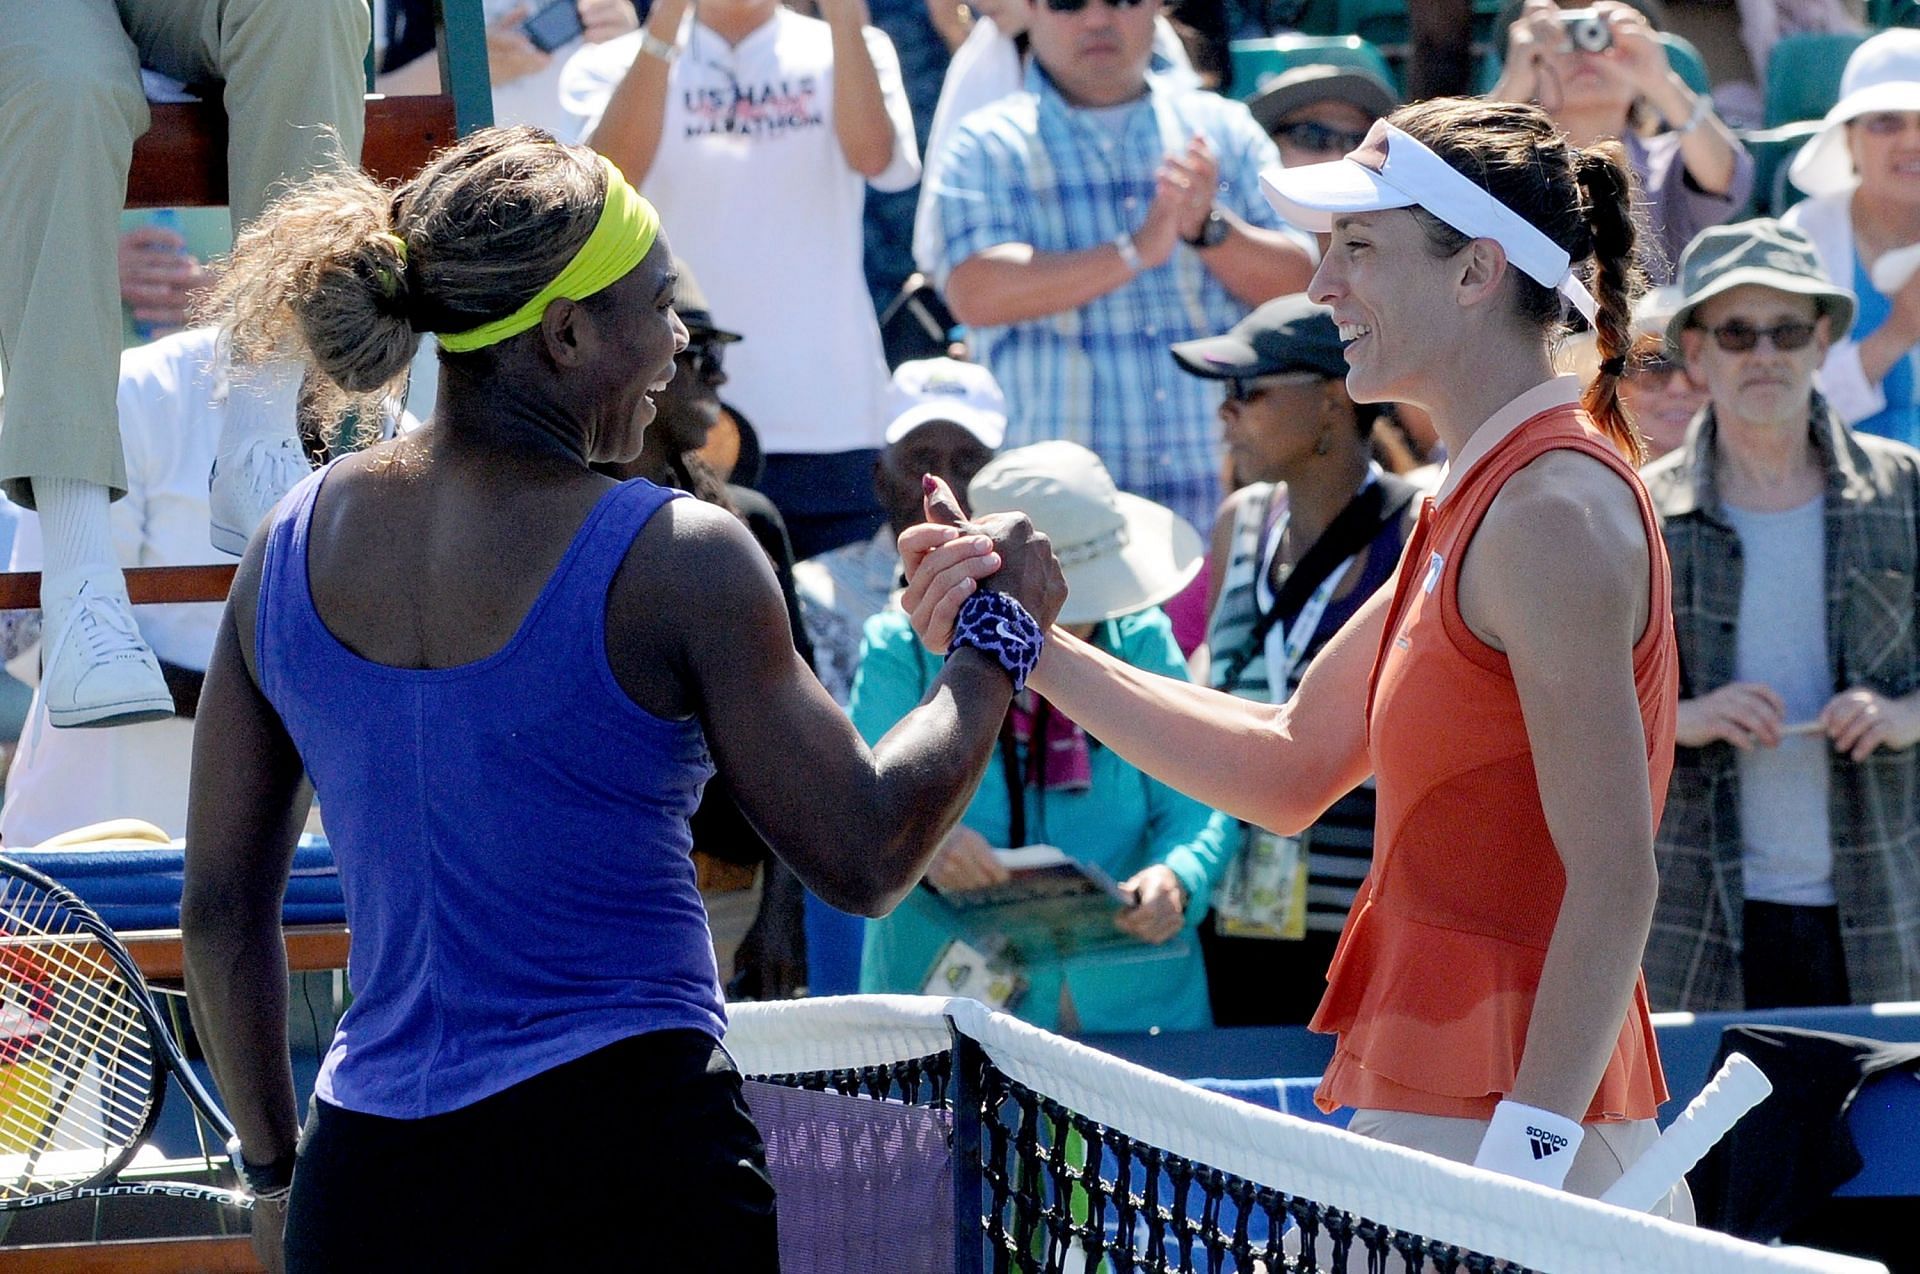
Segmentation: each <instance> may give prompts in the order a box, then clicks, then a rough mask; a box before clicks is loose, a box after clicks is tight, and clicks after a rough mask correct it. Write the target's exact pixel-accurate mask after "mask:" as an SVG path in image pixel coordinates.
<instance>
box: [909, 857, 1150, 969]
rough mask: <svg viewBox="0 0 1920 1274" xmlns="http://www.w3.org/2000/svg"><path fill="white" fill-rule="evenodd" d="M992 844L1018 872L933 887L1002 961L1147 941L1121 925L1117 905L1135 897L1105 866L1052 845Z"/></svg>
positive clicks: (963, 927) (977, 942)
mask: <svg viewBox="0 0 1920 1274" xmlns="http://www.w3.org/2000/svg"><path fill="white" fill-rule="evenodd" d="M993 852H994V857H996V858H998V859H999V860H1000V864H1001V866H1003V867H1005V868H1006V869H1007V871H1008V873H1009V874H1010V875H1011V877H1012V879H1010V880H1008V881H1007V882H1006V883H1004V884H999V885H992V886H989V887H988V888H986V889H968V890H962V891H958V892H954V893H941V892H940V891H939V890H937V889H935V890H933V894H934V897H935V898H937V899H938V900H939V902H940V904H941V906H943V907H944V908H945V909H946V910H947V911H948V912H949V914H950V915H951V917H952V920H953V924H954V927H955V928H957V929H959V930H960V931H961V932H962V933H963V934H965V935H966V936H967V938H968V940H969V941H970V942H971V943H972V945H973V946H975V947H977V948H978V949H979V950H981V951H984V952H988V953H989V954H991V955H992V957H993V958H994V959H995V960H996V961H998V962H1003V963H1011V964H1015V965H1018V964H1022V963H1034V962H1039V961H1047V960H1058V959H1063V958H1065V957H1067V956H1074V955H1084V954H1086V953H1088V952H1090V951H1105V950H1110V949H1112V948H1115V947H1143V946H1146V945H1147V944H1146V943H1144V942H1142V941H1141V940H1140V939H1138V938H1136V937H1134V936H1133V935H1132V934H1130V933H1126V932H1124V931H1123V930H1121V929H1119V928H1117V927H1115V925H1114V923H1113V917H1114V915H1115V913H1117V912H1119V911H1120V910H1121V909H1122V908H1125V907H1129V906H1132V905H1133V898H1132V897H1131V896H1130V895H1129V894H1128V893H1127V891H1125V890H1123V889H1122V888H1121V887H1120V886H1119V885H1118V884H1117V883H1115V881H1114V879H1113V877H1111V876H1109V875H1107V873H1106V872H1104V871H1102V870H1100V868H1098V867H1095V866H1093V865H1092V864H1091V863H1083V862H1080V861H1079V860H1078V859H1074V858H1070V857H1068V856H1067V855H1066V854H1065V853H1064V852H1063V851H1061V850H1060V849H1058V848H1057V847H1055V846H1053V845H1027V846H1023V847H1022V848H1020V849H996V850H994V851H993ZM929 888H930V889H931V888H932V886H931V885H929Z"/></svg>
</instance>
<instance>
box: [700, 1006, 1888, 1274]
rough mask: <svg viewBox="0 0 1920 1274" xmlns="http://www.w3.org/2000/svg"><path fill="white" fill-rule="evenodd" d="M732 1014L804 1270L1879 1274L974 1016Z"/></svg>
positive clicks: (905, 1009) (933, 1273) (863, 1010)
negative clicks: (1422, 1149)
mask: <svg viewBox="0 0 1920 1274" xmlns="http://www.w3.org/2000/svg"><path fill="white" fill-rule="evenodd" d="M730 1012H731V1015H732V1019H733V1024H732V1028H731V1030H730V1031H729V1033H728V1037H727V1043H728V1047H729V1048H730V1049H731V1051H732V1052H733V1054H734V1057H735V1059H736V1061H737V1062H738V1064H739V1066H740V1069H741V1071H742V1072H743V1073H745V1074H746V1075H748V1076H750V1077H751V1080H750V1083H749V1089H748V1100H749V1102H750V1103H751V1104H752V1105H753V1108H754V1112H755V1117H756V1119H758V1120H759V1121H760V1123H761V1127H762V1131H763V1133H764V1134H765V1135H766V1138H767V1143H768V1157H769V1162H770V1165H771V1166H772V1168H773V1171H774V1179H775V1182H776V1184H777V1186H778V1187H779V1189H780V1193H781V1202H780V1209H781V1243H782V1255H783V1267H784V1268H788V1269H792V1270H808V1269H822V1270H825V1269H832V1270H836V1271H841V1272H843V1274H865V1272H866V1271H868V1270H872V1271H881V1270H885V1271H889V1272H890V1274H893V1272H912V1271H927V1272H929V1274H946V1272H947V1271H953V1272H954V1274H976V1272H980V1274H984V1272H985V1271H992V1272H994V1274H1002V1272H1007V1271H1020V1272H1022V1274H1025V1272H1027V1271H1046V1272H1048V1274H1095V1272H1096V1271H1113V1272H1114V1274H1135V1272H1141V1274H1145V1272H1153V1274H1159V1272H1160V1271H1176V1270H1177V1271H1187V1270H1192V1271H1207V1272H1208V1274H1251V1272H1252V1271H1262V1272H1263V1274H1295V1272H1300V1271H1309V1270H1318V1271H1348V1270H1351V1271H1354V1272H1355V1274H1360V1272H1361V1271H1365V1274H1390V1272H1398V1271H1407V1272H1409V1274H1412V1272H1414V1271H1421V1270H1439V1271H1472V1272H1475V1274H1480V1272H1486V1274H1492V1272H1494V1271H1506V1272H1516V1274H1517V1272H1519V1271H1542V1272H1554V1271H1577V1272H1579V1274H1609V1272H1612V1271H1619V1272H1620V1274H1627V1272H1629V1271H1631V1272H1632V1274H1644V1272H1645V1271H1650V1270H1663V1271H1664V1270H1674V1271H1680V1270H1684V1271H1688V1272H1689V1274H1722V1272H1725V1274H1733V1272H1734V1271H1739V1272H1740V1274H1750V1272H1762V1274H1772V1272H1774V1271H1781V1272H1785V1271H1825V1272H1827V1274H1866V1272H1867V1271H1882V1274H1884V1267H1882V1266H1880V1265H1877V1264H1874V1263H1871V1262H1865V1261H1859V1260H1855V1259H1852V1258H1848V1257H1841V1256H1835V1255H1831V1254H1828V1253H1823V1252H1815V1251H1811V1250H1807V1249H1797V1248H1768V1247H1761V1246H1758V1245H1755V1244H1751V1243H1746V1242H1743V1241H1740V1240H1737V1239H1733V1238H1730V1237H1728V1236H1726V1235H1722V1234H1716V1233H1713V1232H1711V1231H1706V1230H1700V1229H1695V1228H1692V1227H1688V1226H1681V1225H1676V1224H1673V1223H1671V1222H1668V1221H1664V1220H1660V1219H1657V1218H1654V1217H1651V1216H1645V1215H1640V1214H1636V1213H1630V1212H1627V1211H1624V1210H1622V1209H1619V1208H1615V1207H1611V1206H1608V1205H1605V1204H1601V1203H1598V1202H1595V1201H1593V1200H1590V1199H1582V1198H1577V1197H1575V1196H1572V1195H1568V1194H1565V1193H1562V1192H1558V1191H1550V1190H1546V1189H1543V1188H1541V1187H1538V1186H1534V1185H1531V1184H1528V1183H1525V1182H1521V1181H1517V1180H1513V1179H1510V1178H1506V1177H1498V1176H1494V1175H1492V1174H1489V1173H1483V1172H1479V1171H1476V1170H1474V1169H1472V1168H1468V1167H1465V1166H1463V1165H1459V1164H1453V1163H1448V1162H1445V1161H1443V1160H1439V1159H1435V1158H1432V1157H1430V1156H1427V1155H1422V1154H1418V1153H1416V1152H1413V1151H1410V1150H1405V1149H1402V1148H1400V1147H1397V1146H1388V1145H1384V1144H1381V1143H1378V1142H1372V1141H1368V1140H1366V1139H1364V1138H1361V1137H1357V1136H1354V1135H1353V1134H1350V1133H1347V1132H1345V1131H1342V1130H1340V1129H1337V1128H1332V1127H1328V1126H1325V1125H1322V1124H1317V1123H1312V1122H1309V1121H1305V1120H1301V1119H1296V1118H1292V1117H1290V1116H1287V1115H1283V1114H1279V1113H1277V1112H1273V1111H1269V1110H1265V1109H1262V1108H1260V1107H1257V1106H1254V1105H1251V1104H1249V1103H1246V1102H1242V1101H1239V1100H1236V1099H1234V1098H1232V1097H1228V1096H1224V1095H1221V1094H1217V1093H1211V1092H1206V1091H1203V1090H1201V1089H1198V1088H1195V1087H1193V1086H1191V1085H1189V1084H1185V1083H1182V1082H1180V1081H1178V1080H1174V1079H1169V1078H1167V1077H1166V1076H1163V1075H1160V1074H1157V1073H1155V1072H1153V1071H1150V1070H1147V1069H1145V1068H1143V1067H1140V1066H1136V1065H1134V1064H1132V1063H1129V1062H1125V1061H1122V1060H1120V1059H1118V1058H1114V1057H1111V1056H1108V1055H1107V1054H1104V1053H1100V1052H1098V1051H1096V1050H1094V1049H1091V1048H1088V1047H1086V1046H1085V1045H1082V1044H1078V1043H1075V1042H1073V1041H1071V1040H1066V1039H1062V1038H1060V1037H1058V1036H1055V1035H1052V1034H1049V1033H1048V1032H1045V1031H1042V1030H1039V1029H1037V1028H1035V1027H1032V1026H1028V1025H1026V1024H1025V1023H1022V1022H1020V1021H1018V1020H1016V1019H1013V1018H1010V1017H1007V1016H1005V1015H1003V1014H998V1013H993V1012H990V1011H989V1010H987V1009H986V1008H984V1007H983V1006H982V1005H980V1004H978V1003H976V1002H974V1001H971V1000H947V999H935V998H921V997H912V996H849V997H841V998H828V999H820V1000H803V1001H795V1002H792V1003H786V1004H744V1005H739V1006H736V1007H734V1008H733V1009H731V1010H730Z"/></svg>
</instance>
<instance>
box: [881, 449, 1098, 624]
mask: <svg viewBox="0 0 1920 1274" xmlns="http://www.w3.org/2000/svg"><path fill="white" fill-rule="evenodd" d="M926 484H927V491H926V496H925V500H924V506H925V512H926V517H927V520H926V521H925V522H922V523H920V524H919V525H917V526H910V527H908V528H907V529H906V530H905V531H903V532H902V533H901V535H900V561H901V564H902V565H903V566H904V567H905V569H906V572H907V589H906V592H905V593H904V594H903V595H902V596H901V598H900V605H901V607H902V609H904V610H905V611H906V612H907V617H908V618H909V619H910V620H912V622H913V631H914V632H915V633H916V634H918V635H919V638H920V640H921V641H923V642H925V643H926V645H927V648H928V649H930V650H932V651H934V652H935V653H937V654H945V653H946V651H947V646H948V644H949V643H950V642H951V641H952V640H953V625H954V621H955V620H956V619H957V618H958V617H959V614H960V606H961V604H962V603H963V602H965V601H966V600H967V598H969V597H971V596H973V594H974V593H976V592H978V591H979V590H980V589H982V588H990V589H993V590H995V591H997V592H1000V593H1004V594H1006V595H1007V596H1008V597H1011V598H1012V599H1013V600H1014V601H1016V602H1019V603H1020V604H1021V605H1022V606H1024V607H1026V609H1027V613H1028V614H1029V615H1032V616H1033V617H1034V619H1035V620H1036V621H1037V622H1038V623H1039V625H1040V627H1041V628H1042V629H1043V630H1044V629H1047V628H1051V627H1052V626H1053V621H1054V620H1055V619H1056V618H1058V617H1059V614H1060V607H1061V606H1062V605H1064V604H1065V602H1066V600H1067V580H1066V576H1065V575H1063V574H1061V572H1060V562H1059V560H1058V559H1057V558H1055V557H1054V555H1053V545H1052V544H1051V543H1050V542H1049V541H1048V540H1047V537H1046V536H1044V535H1042V534H1041V533H1040V532H1038V531H1036V530H1034V528H1033V523H1032V522H1030V521H1028V520H1027V516H1026V514H1024V513H990V514H987V515H986V516H985V517H982V518H979V519H977V520H969V519H968V518H967V516H966V515H965V514H964V513H962V512H961V511H960V502H959V501H958V500H956V499H954V496H953V492H952V491H951V490H949V489H948V487H947V484H946V483H945V482H943V481H942V480H941V479H939V478H935V477H929V478H927V479H926Z"/></svg>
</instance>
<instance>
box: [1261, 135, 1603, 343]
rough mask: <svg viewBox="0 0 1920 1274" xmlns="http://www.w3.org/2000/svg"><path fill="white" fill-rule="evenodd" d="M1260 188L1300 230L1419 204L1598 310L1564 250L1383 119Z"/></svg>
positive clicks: (1585, 309)
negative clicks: (1334, 151)
mask: <svg viewBox="0 0 1920 1274" xmlns="http://www.w3.org/2000/svg"><path fill="white" fill-rule="evenodd" d="M1260 188H1261V190H1263V191H1264V192H1265V193H1266V196H1267V201H1268V202H1269V203H1271V204H1272V205H1273V206H1274V207H1275V208H1276V209H1278V210H1279V212H1280V215H1281V216H1283V217H1285V218H1286V219H1287V220H1288V221H1289V222H1291V223H1293V224H1294V225H1296V226H1298V227H1300V228H1301V229H1302V230H1310V231H1314V232H1325V231H1328V230H1332V229H1333V222H1334V218H1335V217H1337V216H1339V215H1340V214H1341V213H1347V212H1380V211H1383V210H1385V209H1388V208H1411V207H1413V206H1414V205H1416V204H1417V205H1419V206H1420V207H1422V208H1425V209H1426V210H1427V211H1428V212H1430V213H1432V214H1433V215H1434V216H1436V217H1438V218H1440V220H1442V221H1444V222H1446V223H1447V224H1448V225H1450V226H1452V227H1453V228H1454V229H1455V230H1458V231H1459V232H1460V233H1461V234H1464V235H1466V236H1467V237H1468V238H1470V239H1491V240H1493V241H1494V242H1495V243H1497V244H1499V245H1500V247H1501V248H1502V249H1503V250H1504V251H1505V252H1506V254H1507V260H1508V261H1510V262H1512V263H1513V265H1514V268H1515V269H1517V270H1519V271H1520V272H1521V273H1522V274H1525V275H1526V276H1527V277H1528V278H1530V279H1532V280H1533V281H1534V282H1536V283H1538V284H1540V285H1541V286H1542V287H1547V288H1552V289H1554V290H1555V291H1558V292H1560V293H1561V294H1562V295H1564V296H1565V297H1566V298H1567V299H1568V300H1569V301H1571V302H1573V305H1574V308H1575V309H1577V310H1579V311H1580V313H1581V314H1583V315H1585V316H1586V319H1587V322H1589V323H1591V322H1593V321H1594V316H1595V314H1596V313H1597V312H1598V309H1597V307H1596V306H1595V305H1594V303H1593V296H1592V294H1591V293H1589V292H1588V291H1587V285H1586V284H1584V283H1582V282H1581V281H1580V278H1579V276H1578V275H1576V274H1574V272H1573V262H1572V259H1571V258H1570V257H1569V256H1568V254H1567V250H1566V249H1565V248H1563V247H1561V246H1560V245H1559V244H1557V243H1555V242H1554V241H1553V240H1552V239H1549V238H1547V236H1546V233H1545V232H1544V231H1542V230H1541V229H1540V228H1539V227H1538V226H1536V225H1534V224H1533V223H1532V222H1530V221H1528V220H1527V219H1526V218H1525V217H1522V216H1521V215H1520V214H1519V213H1517V212H1515V211H1514V210H1513V209H1511V208H1509V207H1507V206H1506V205H1505V204H1503V203H1501V202H1500V201H1499V200H1498V199H1496V198H1494V196H1493V194H1492V192H1491V191H1489V190H1487V188H1486V187H1484V186H1482V185H1480V184H1478V183H1477V182H1475V181H1474V180H1473V179H1472V178H1470V177H1468V176H1467V175H1466V174H1465V173H1462V172H1460V171H1459V170H1458V169H1456V168H1454V167H1453V165H1451V164H1449V163H1448V162H1447V161H1446V160H1444V159H1442V158H1440V156H1438V155H1436V154H1434V153H1433V151H1431V150H1429V149H1428V148H1427V147H1426V146H1425V145H1424V144H1422V143H1421V142H1419V141H1416V140H1415V139H1414V138H1412V137H1409V136H1408V135H1407V134H1406V133H1404V132H1402V131H1401V130H1400V129H1398V128H1395V127H1394V126H1393V125H1392V124H1389V123H1388V122H1387V121H1386V120H1384V119H1383V120H1378V121H1376V122H1375V123H1374V125H1373V128H1372V129H1371V130H1369V131H1368V133H1367V139H1366V140H1365V141H1363V142H1361V143H1360V145H1359V146H1357V147H1355V148H1354V149H1353V150H1351V151H1348V152H1347V154H1346V156H1345V157H1344V158H1341V159H1336V160H1334V161H1333V162H1331V163H1326V164H1305V165H1302V166H1301V167H1299V168H1269V169H1267V170H1266V171H1265V172H1263V173H1261V174H1260Z"/></svg>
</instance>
